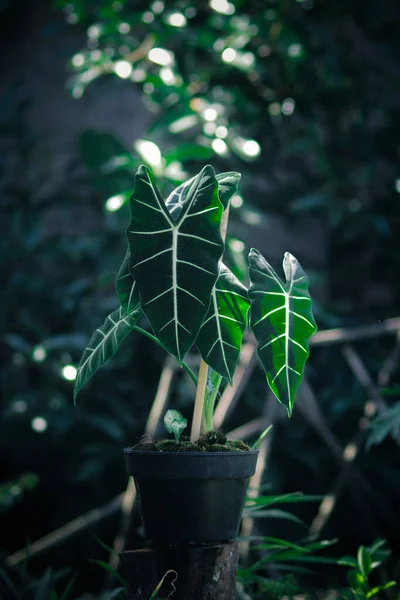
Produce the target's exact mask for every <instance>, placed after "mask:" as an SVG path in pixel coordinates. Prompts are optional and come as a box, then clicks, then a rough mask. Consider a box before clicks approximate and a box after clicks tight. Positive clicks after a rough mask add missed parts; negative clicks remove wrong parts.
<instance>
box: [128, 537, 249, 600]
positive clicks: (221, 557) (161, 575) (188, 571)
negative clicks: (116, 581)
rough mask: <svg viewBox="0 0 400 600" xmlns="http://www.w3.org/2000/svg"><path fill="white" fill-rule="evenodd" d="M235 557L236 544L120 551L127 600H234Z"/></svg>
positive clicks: (237, 547) (236, 560)
mask: <svg viewBox="0 0 400 600" xmlns="http://www.w3.org/2000/svg"><path fill="white" fill-rule="evenodd" d="M238 558H239V544H238V542H228V543H226V544H221V545H217V546H170V547H168V548H157V549H143V550H132V551H130V552H129V551H128V552H123V553H122V554H121V562H122V566H123V577H124V578H125V579H126V580H127V582H128V596H127V600H150V598H151V597H152V594H153V593H154V591H155V590H156V589H157V587H158V586H159V587H158V593H157V595H156V596H155V598H157V599H158V598H169V597H171V600H235V598H236V569H237V563H238ZM161 582H162V583H161Z"/></svg>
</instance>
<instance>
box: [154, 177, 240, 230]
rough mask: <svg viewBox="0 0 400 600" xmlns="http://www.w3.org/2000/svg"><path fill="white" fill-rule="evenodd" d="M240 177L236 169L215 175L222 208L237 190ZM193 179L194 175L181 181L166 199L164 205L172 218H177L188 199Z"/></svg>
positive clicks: (225, 206)
mask: <svg viewBox="0 0 400 600" xmlns="http://www.w3.org/2000/svg"><path fill="white" fill-rule="evenodd" d="M240 177H241V175H240V173H237V172H236V171H228V172H227V173H219V174H218V175H216V179H217V181H218V195H219V199H220V200H221V202H222V206H223V207H224V210H225V209H226V208H227V206H228V204H229V200H230V199H231V198H232V196H233V195H234V194H235V193H236V192H237V189H238V186H239V181H240ZM194 179H195V177H192V179H188V181H185V182H184V183H182V184H181V185H180V186H178V187H177V188H176V189H175V190H173V192H171V193H170V195H169V196H168V198H167V199H166V201H165V205H166V207H167V208H168V212H169V213H170V215H172V216H173V218H174V219H178V218H179V215H180V214H181V211H182V209H183V208H184V207H185V205H186V202H187V200H188V192H189V190H190V186H191V185H192V184H193V181H194Z"/></svg>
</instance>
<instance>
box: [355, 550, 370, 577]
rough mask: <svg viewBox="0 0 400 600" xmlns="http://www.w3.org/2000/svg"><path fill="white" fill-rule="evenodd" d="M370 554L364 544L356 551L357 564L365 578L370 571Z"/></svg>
mask: <svg viewBox="0 0 400 600" xmlns="http://www.w3.org/2000/svg"><path fill="white" fill-rule="evenodd" d="M371 564H372V560H371V555H370V553H369V552H368V550H367V549H366V548H365V546H360V547H359V549H358V552H357V565H358V568H359V570H360V572H361V573H362V575H363V576H364V577H365V578H367V577H368V575H369V574H370V572H371Z"/></svg>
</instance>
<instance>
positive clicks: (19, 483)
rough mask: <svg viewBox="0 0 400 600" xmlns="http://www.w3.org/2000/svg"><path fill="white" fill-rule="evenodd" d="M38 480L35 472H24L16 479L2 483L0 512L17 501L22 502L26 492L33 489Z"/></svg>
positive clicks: (0, 485) (0, 486) (0, 487)
mask: <svg viewBox="0 0 400 600" xmlns="http://www.w3.org/2000/svg"><path fill="white" fill-rule="evenodd" d="M38 481H39V478H38V476H37V475H36V474H35V473H24V474H23V475H20V476H19V477H18V479H15V480H14V481H8V482H6V483H2V484H0V512H4V511H6V510H7V509H9V508H11V507H12V506H13V505H14V504H15V503H16V502H21V501H22V500H23V499H24V494H25V492H27V491H29V490H33V489H34V488H35V487H36V485H37V484H38Z"/></svg>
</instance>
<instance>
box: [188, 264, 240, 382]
mask: <svg viewBox="0 0 400 600" xmlns="http://www.w3.org/2000/svg"><path fill="white" fill-rule="evenodd" d="M249 307H250V301H249V298H248V294H247V289H246V288H245V287H244V285H242V284H241V283H240V281H239V280H238V279H237V278H236V277H235V275H234V274H233V273H232V272H231V271H230V270H229V269H228V267H226V266H225V265H224V264H222V263H220V274H219V277H218V279H217V283H216V284H215V287H214V289H213V292H212V295H211V303H210V307H209V309H208V313H207V315H206V317H205V319H204V321H203V323H202V325H201V328H200V332H199V335H198V338H197V340H196V344H197V346H198V348H199V351H200V354H201V357H202V359H203V360H204V362H206V363H207V364H208V365H209V366H210V367H211V368H212V369H213V370H214V371H216V372H217V373H219V374H220V375H222V377H226V378H227V379H228V380H229V381H230V382H232V377H233V374H234V372H235V369H236V366H237V363H238V360H239V354H240V347H241V344H242V338H243V333H244V330H245V329H246V326H247V313H248V310H249Z"/></svg>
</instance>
